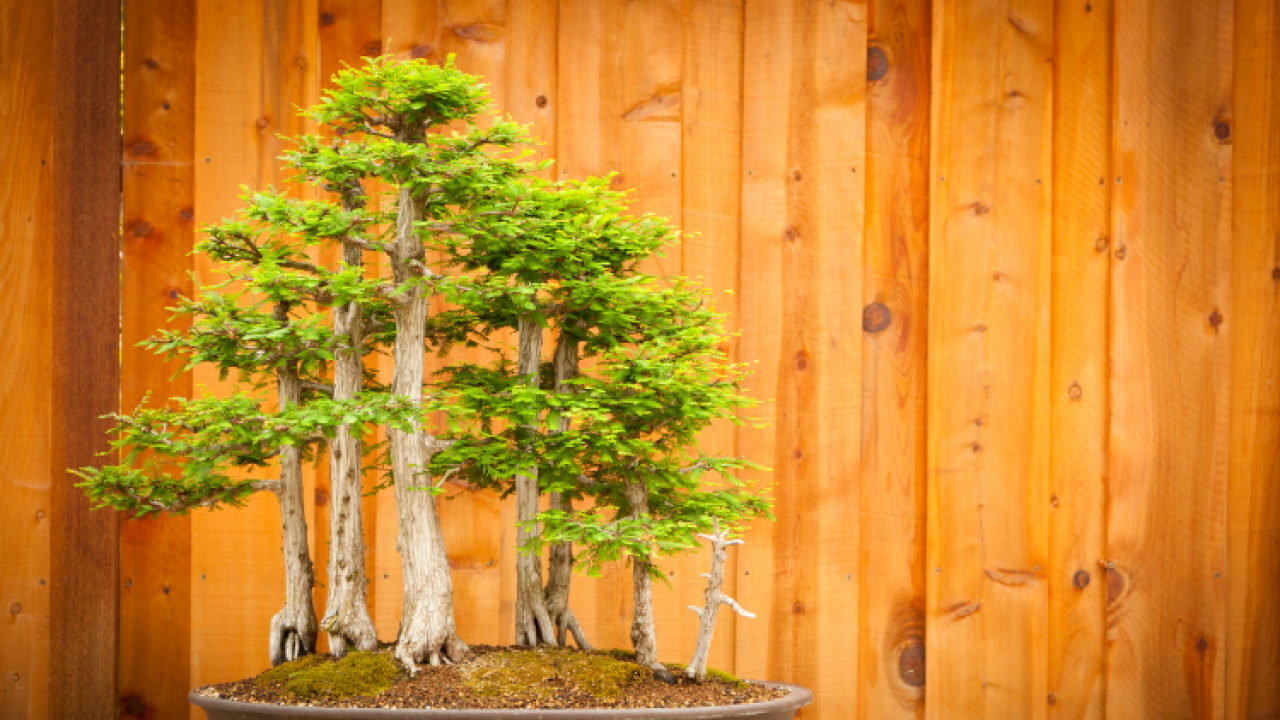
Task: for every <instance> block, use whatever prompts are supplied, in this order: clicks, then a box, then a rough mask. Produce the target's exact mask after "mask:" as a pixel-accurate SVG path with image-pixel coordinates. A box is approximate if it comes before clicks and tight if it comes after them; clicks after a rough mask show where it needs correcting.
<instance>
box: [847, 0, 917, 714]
mask: <svg viewBox="0 0 1280 720" xmlns="http://www.w3.org/2000/svg"><path fill="white" fill-rule="evenodd" d="M869 20H870V27H869V32H870V41H869V47H868V50H867V179H866V183H867V193H866V197H867V207H866V212H867V216H866V223H865V225H866V234H867V235H866V248H865V250H864V253H863V256H864V258H865V261H864V267H863V275H862V277H863V287H862V296H863V309H862V331H863V343H862V347H863V357H864V364H863V368H862V378H863V379H862V398H863V401H862V402H863V405H862V428H863V430H862V527H861V531H862V537H861V542H860V544H861V553H860V566H859V571H858V572H859V577H860V578H862V582H863V584H862V587H861V598H860V600H859V607H860V615H859V622H858V627H859V630H860V632H859V636H858V665H859V667H858V686H859V688H860V690H861V694H860V696H859V698H858V702H859V707H858V717H860V718H894V717H898V718H918V717H923V715H924V695H925V691H924V688H925V652H924V650H925V645H924V642H925V637H924V631H925V618H924V612H925V583H926V579H925V578H926V576H925V566H924V563H925V530H926V524H927V518H926V508H925V490H926V485H927V483H926V473H925V461H926V459H927V456H926V445H925V441H926V435H925V429H926V428H925V419H926V418H925V415H926V410H927V407H926V404H925V391H926V387H925V383H926V381H927V365H926V361H927V358H928V350H927V339H928V338H927V335H928V302H929V58H930V53H929V43H930V24H929V20H930V17H929V3H927V2H923V1H922V0H874V1H873V2H872V3H871V9H870V17H869Z"/></svg>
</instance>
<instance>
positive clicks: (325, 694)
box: [256, 652, 400, 700]
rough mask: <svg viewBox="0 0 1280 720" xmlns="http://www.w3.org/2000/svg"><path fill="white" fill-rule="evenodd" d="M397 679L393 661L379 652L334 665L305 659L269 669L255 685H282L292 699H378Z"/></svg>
mask: <svg viewBox="0 0 1280 720" xmlns="http://www.w3.org/2000/svg"><path fill="white" fill-rule="evenodd" d="M399 677H400V666H399V665H397V664H396V661H395V658H393V657H391V655H390V654H388V653H382V652H353V653H351V654H349V655H347V656H346V657H345V658H343V659H341V660H338V661H337V662H333V661H330V660H328V659H327V658H325V657H324V656H321V655H308V656H306V657H302V658H298V659H297V660H294V661H293V662H289V663H285V664H283V665H280V666H279V667H275V668H272V669H270V670H268V671H266V672H264V673H262V674H261V675H259V676H258V679H257V681H256V682H257V684H258V685H268V684H273V683H284V688H285V690H286V691H287V692H288V693H289V694H290V695H292V696H294V697H298V698H308V699H315V700H331V699H338V698H346V697H353V696H356V695H377V694H378V693H380V692H382V691H383V690H386V689H387V688H389V687H391V684H392V683H394V682H395V681H396V679H397V678H399Z"/></svg>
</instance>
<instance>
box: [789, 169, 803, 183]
mask: <svg viewBox="0 0 1280 720" xmlns="http://www.w3.org/2000/svg"><path fill="white" fill-rule="evenodd" d="M791 178H792V179H793V180H795V181H796V182H800V181H801V180H803V179H804V175H803V174H802V173H801V172H800V171H799V170H796V171H794V172H792V173H791Z"/></svg>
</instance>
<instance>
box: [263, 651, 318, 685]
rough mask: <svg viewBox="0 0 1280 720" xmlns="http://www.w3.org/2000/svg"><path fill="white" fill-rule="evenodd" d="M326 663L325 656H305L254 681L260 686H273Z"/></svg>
mask: <svg viewBox="0 0 1280 720" xmlns="http://www.w3.org/2000/svg"><path fill="white" fill-rule="evenodd" d="M322 662H324V656H323V655H303V656H302V657H300V658H298V659H297V660H293V661H291V662H287V663H284V664H283V665H277V666H275V667H273V668H271V669H270V670H268V671H266V672H264V673H262V674H261V675H259V676H258V678H257V679H256V680H254V683H255V684H258V685H272V684H275V683H282V682H288V681H289V679H290V678H292V677H293V676H294V675H297V674H298V673H300V672H303V671H305V670H309V669H311V668H313V667H315V666H316V665H319V664H320V663H322Z"/></svg>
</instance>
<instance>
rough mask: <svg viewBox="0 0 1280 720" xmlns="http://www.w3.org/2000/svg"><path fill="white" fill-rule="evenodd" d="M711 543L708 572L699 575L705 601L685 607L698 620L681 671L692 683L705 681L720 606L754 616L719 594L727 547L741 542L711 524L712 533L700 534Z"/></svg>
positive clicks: (730, 599)
mask: <svg viewBox="0 0 1280 720" xmlns="http://www.w3.org/2000/svg"><path fill="white" fill-rule="evenodd" d="M700 537H703V538H706V539H707V540H708V541H709V542H710V543H711V572H710V573H703V575H702V577H704V578H706V579H707V590H706V592H705V593H704V597H705V598H706V600H705V602H704V603H703V606H702V607H700V608H699V607H694V606H693V605H690V606H689V609H690V610H692V611H694V612H696V613H698V617H700V618H702V622H701V623H700V624H699V626H698V642H697V645H696V646H695V647H694V651H693V659H692V660H690V661H689V665H688V667H686V668H685V673H684V674H685V677H687V678H689V679H690V680H693V681H694V682H699V683H701V682H705V681H706V679H707V656H708V655H710V654H711V634H712V633H713V632H715V629H716V615H717V614H718V612H719V610H720V606H721V605H728V606H729V607H731V608H733V610H734V612H736V613H738V614H739V615H741V616H743V617H747V618H754V617H755V615H753V614H752V613H749V612H747V611H746V610H744V609H742V606H741V605H739V604H738V602H737V601H736V600H734V599H733V598H731V597H729V596H728V595H725V594H724V593H722V592H720V589H721V588H722V587H724V564H725V561H726V560H728V559H729V553H728V548H729V546H731V545H741V544H742V541H741V540H729V539H728V537H727V532H726V533H722V532H720V523H719V521H717V522H716V523H715V530H714V532H713V533H712V534H711V535H701V536H700Z"/></svg>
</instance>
